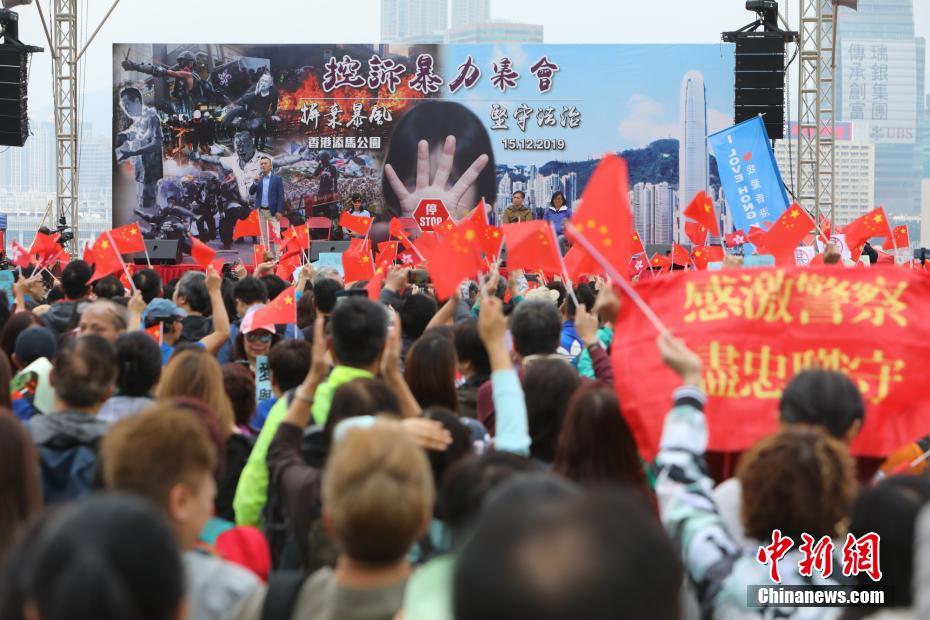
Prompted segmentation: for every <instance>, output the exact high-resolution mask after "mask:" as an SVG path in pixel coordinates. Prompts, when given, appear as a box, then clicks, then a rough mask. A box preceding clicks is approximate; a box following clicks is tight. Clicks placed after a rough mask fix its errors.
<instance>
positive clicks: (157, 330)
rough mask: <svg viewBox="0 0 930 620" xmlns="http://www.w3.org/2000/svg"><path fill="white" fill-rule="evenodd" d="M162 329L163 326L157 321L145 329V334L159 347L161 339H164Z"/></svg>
mask: <svg viewBox="0 0 930 620" xmlns="http://www.w3.org/2000/svg"><path fill="white" fill-rule="evenodd" d="M164 329H165V324H164V323H162V322H161V321H159V322H157V323H155V324H154V325H152V326H151V327H146V328H145V333H146V334H148V335H149V336H151V338H152V340H154V341H155V343H156V344H158V346H161V344H162V339H163V338H164Z"/></svg>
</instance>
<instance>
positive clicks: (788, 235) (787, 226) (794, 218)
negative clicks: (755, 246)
mask: <svg viewBox="0 0 930 620" xmlns="http://www.w3.org/2000/svg"><path fill="white" fill-rule="evenodd" d="M813 228H814V218H812V217H811V216H810V214H808V212H807V211H805V210H804V209H802V208H801V207H800V206H799V205H797V204H793V205H791V207H789V208H788V210H787V211H785V212H784V213H782V214H781V217H779V218H778V221H776V222H775V223H774V224H772V227H771V228H770V229H769V230H768V232H767V233H765V236H764V237H763V238H762V239H761V245H762V246H763V248H764V250H765V253H767V254H771V255H772V256H774V257H775V263H776V264H778V265H794V264H795V261H794V250H795V248H797V247H798V244H799V243H801V241H803V240H804V237H806V236H807V234H808V233H809V232H810V231H811V230H812V229H813Z"/></svg>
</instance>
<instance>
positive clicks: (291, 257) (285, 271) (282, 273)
mask: <svg viewBox="0 0 930 620" xmlns="http://www.w3.org/2000/svg"><path fill="white" fill-rule="evenodd" d="M298 267H300V252H299V251H298V250H292V251H290V252H288V253H287V254H285V255H284V256H282V257H281V258H280V260H278V266H277V267H275V270H274V274H275V275H276V276H278V277H279V278H281V279H282V280H284V281H285V282H290V281H291V280H292V278H293V277H294V272H295V271H297V268H298Z"/></svg>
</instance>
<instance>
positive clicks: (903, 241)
mask: <svg viewBox="0 0 930 620" xmlns="http://www.w3.org/2000/svg"><path fill="white" fill-rule="evenodd" d="M892 234H893V235H894V236H893V239H894V247H896V248H898V249H899V250H900V249H901V248H909V247H911V240H910V237H909V236H908V234H907V226H895V227H894V230H893V231H892Z"/></svg>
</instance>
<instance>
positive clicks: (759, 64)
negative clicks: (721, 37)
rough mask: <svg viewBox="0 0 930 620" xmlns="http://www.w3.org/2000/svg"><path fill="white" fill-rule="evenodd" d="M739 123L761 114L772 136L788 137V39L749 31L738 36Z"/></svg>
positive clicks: (735, 110)
mask: <svg viewBox="0 0 930 620" xmlns="http://www.w3.org/2000/svg"><path fill="white" fill-rule="evenodd" d="M735 90H736V99H735V101H734V116H735V118H734V120H735V121H736V122H737V123H742V122H743V121H746V120H749V119H751V118H752V117H753V116H757V115H759V114H761V115H762V121H763V122H764V123H765V128H766V129H767V130H768V133H769V138H771V139H772V140H780V139H781V138H784V137H785V39H784V38H783V37H782V36H781V35H779V34H774V36H773V35H770V34H768V33H764V32H760V33H755V32H754V33H750V34H748V35H746V36H743V37H739V38H737V39H736V89H735Z"/></svg>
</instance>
